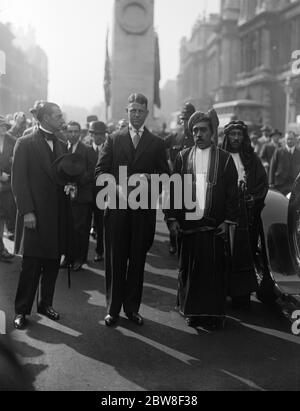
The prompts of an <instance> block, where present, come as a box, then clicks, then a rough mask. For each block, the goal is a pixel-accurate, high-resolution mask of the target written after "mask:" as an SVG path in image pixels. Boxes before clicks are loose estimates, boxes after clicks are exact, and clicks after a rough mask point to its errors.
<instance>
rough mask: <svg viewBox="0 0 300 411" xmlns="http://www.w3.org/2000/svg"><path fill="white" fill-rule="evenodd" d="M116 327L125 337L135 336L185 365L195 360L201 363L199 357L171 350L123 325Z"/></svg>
mask: <svg viewBox="0 0 300 411" xmlns="http://www.w3.org/2000/svg"><path fill="white" fill-rule="evenodd" d="M118 329H120V330H121V332H122V333H123V334H124V335H126V336H127V337H133V338H136V339H138V340H140V341H142V342H144V343H145V344H148V345H150V346H151V347H154V348H156V349H157V350H159V351H162V352H163V353H165V354H167V355H169V356H171V357H173V358H175V359H176V360H179V361H181V362H183V363H184V364H187V365H191V361H197V363H198V364H200V363H201V361H200V360H199V358H195V357H191V356H190V355H187V354H184V353H182V352H179V351H176V350H173V349H172V348H170V347H166V346H165V345H163V344H160V343H158V342H156V341H153V340H151V339H150V338H147V337H144V336H142V335H140V334H137V333H135V332H132V331H130V330H128V329H127V328H123V327H118Z"/></svg>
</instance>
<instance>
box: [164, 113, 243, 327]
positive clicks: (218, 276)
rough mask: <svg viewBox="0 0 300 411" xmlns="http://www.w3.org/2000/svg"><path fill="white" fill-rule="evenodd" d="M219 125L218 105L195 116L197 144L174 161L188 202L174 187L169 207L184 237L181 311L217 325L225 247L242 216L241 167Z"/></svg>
mask: <svg viewBox="0 0 300 411" xmlns="http://www.w3.org/2000/svg"><path fill="white" fill-rule="evenodd" d="M217 125H218V117H217V114H216V112H215V111H214V110H212V111H211V112H209V113H201V112H195V113H194V114H193V115H192V117H191V118H190V120H189V124H188V127H189V131H190V133H191V134H192V135H193V138H194V146H193V147H191V148H188V149H186V150H184V151H181V152H180V153H179V155H178V156H177V159H176V162H175V166H174V173H175V174H179V175H181V178H182V182H183V190H182V193H180V194H182V197H183V206H182V207H181V208H180V209H176V208H179V207H175V206H174V203H175V200H177V199H178V198H177V197H176V196H178V195H179V194H178V192H175V190H174V192H171V207H170V209H169V210H166V211H165V214H166V218H167V222H168V226H169V229H170V231H171V233H174V234H176V235H179V236H180V239H181V241H180V244H181V250H180V269H179V283H178V305H179V312H180V313H181V314H182V315H183V316H185V317H186V321H187V324H188V325H189V326H197V325H201V326H203V327H209V328H212V329H215V328H220V327H222V326H223V325H224V321H225V302H226V282H225V267H226V264H225V263H226V261H225V254H224V248H225V241H226V239H227V233H228V230H229V229H230V227H231V226H234V225H235V224H236V221H237V217H238V187H237V171H236V168H235V166H234V162H233V159H232V158H231V156H230V154H228V153H225V152H224V151H223V150H221V149H220V148H218V147H217V145H216V144H215V139H216V136H217ZM183 193H184V195H183ZM187 197H192V198H187ZM191 200H192V201H191ZM173 202H174V203H173ZM189 203H190V205H191V207H189V206H188V204H189ZM191 203H192V204H191Z"/></svg>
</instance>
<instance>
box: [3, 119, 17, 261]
mask: <svg viewBox="0 0 300 411" xmlns="http://www.w3.org/2000/svg"><path fill="white" fill-rule="evenodd" d="M8 128H9V124H8V123H7V122H6V120H5V118H4V117H3V116H0V261H3V262H10V261H11V259H12V258H13V255H12V254H10V253H9V252H8V251H7V249H6V248H5V246H4V243H3V233H4V225H5V224H6V228H7V230H8V231H10V232H14V226H15V218H16V213H15V209H16V206H15V202H14V199H13V195H12V191H11V181H10V180H11V179H10V175H11V162H12V156H13V150H14V146H15V143H16V139H15V138H14V137H13V136H12V135H10V134H9V133H8Z"/></svg>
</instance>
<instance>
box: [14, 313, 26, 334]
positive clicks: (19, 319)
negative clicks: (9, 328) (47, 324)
mask: <svg viewBox="0 0 300 411" xmlns="http://www.w3.org/2000/svg"><path fill="white" fill-rule="evenodd" d="M14 327H15V329H16V330H24V328H25V327H26V316H25V315H24V314H17V315H16V316H15V319H14Z"/></svg>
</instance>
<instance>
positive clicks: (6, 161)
mask: <svg viewBox="0 0 300 411" xmlns="http://www.w3.org/2000/svg"><path fill="white" fill-rule="evenodd" d="M16 141H17V140H16V139H15V138H14V137H12V136H10V135H9V134H6V135H5V137H4V142H3V151H2V153H0V174H1V173H3V172H4V173H6V174H9V175H11V167H12V158H13V153H14V147H15V144H16ZM10 190H11V181H10V180H9V181H7V182H6V183H1V188H0V193H1V192H4V191H10Z"/></svg>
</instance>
